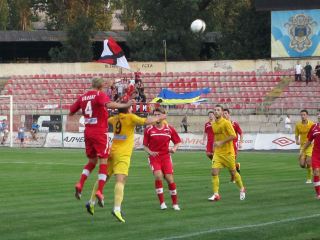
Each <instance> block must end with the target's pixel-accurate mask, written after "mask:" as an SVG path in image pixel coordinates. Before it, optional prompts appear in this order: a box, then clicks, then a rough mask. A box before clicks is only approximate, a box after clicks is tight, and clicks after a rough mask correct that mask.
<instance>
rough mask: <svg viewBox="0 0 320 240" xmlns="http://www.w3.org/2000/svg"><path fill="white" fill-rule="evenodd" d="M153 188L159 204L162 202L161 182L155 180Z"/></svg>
mask: <svg viewBox="0 0 320 240" xmlns="http://www.w3.org/2000/svg"><path fill="white" fill-rule="evenodd" d="M154 183H155V184H154V185H155V188H156V193H157V195H158V198H159V201H160V204H162V203H163V202H164V195H163V187H162V181H161V180H155V182H154Z"/></svg>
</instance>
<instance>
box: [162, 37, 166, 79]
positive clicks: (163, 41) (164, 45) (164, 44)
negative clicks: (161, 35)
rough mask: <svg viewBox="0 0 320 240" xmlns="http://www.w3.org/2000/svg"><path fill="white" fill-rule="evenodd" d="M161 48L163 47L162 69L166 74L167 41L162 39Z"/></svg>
mask: <svg viewBox="0 0 320 240" xmlns="http://www.w3.org/2000/svg"><path fill="white" fill-rule="evenodd" d="M162 44H163V48H164V71H165V73H166V74H167V41H166V40H162Z"/></svg>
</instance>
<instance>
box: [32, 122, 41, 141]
mask: <svg viewBox="0 0 320 240" xmlns="http://www.w3.org/2000/svg"><path fill="white" fill-rule="evenodd" d="M39 128H40V126H39V125H38V123H37V121H34V122H33V123H32V126H31V130H30V133H31V136H32V140H37V133H38V132H39Z"/></svg>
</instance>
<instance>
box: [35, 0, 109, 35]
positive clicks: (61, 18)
mask: <svg viewBox="0 0 320 240" xmlns="http://www.w3.org/2000/svg"><path fill="white" fill-rule="evenodd" d="M43 2H44V1H43V0H38V4H37V8H38V9H39V10H42V11H45V12H46V14H47V20H46V26H47V28H48V29H50V30H64V29H65V28H66V27H67V26H68V25H69V24H70V23H72V22H73V21H74V20H75V19H76V18H77V17H78V16H80V15H84V16H86V17H90V18H92V20H93V23H94V27H95V28H96V29H97V30H101V31H105V30H109V29H110V27H111V16H112V10H113V9H112V8H111V7H109V5H110V4H109V1H106V0H47V1H46V4H43Z"/></svg>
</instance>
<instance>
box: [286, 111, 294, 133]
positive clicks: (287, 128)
mask: <svg viewBox="0 0 320 240" xmlns="http://www.w3.org/2000/svg"><path fill="white" fill-rule="evenodd" d="M291 124H292V123H291V119H290V115H288V114H287V116H286V118H285V120H284V128H285V129H286V133H292V126H291Z"/></svg>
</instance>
